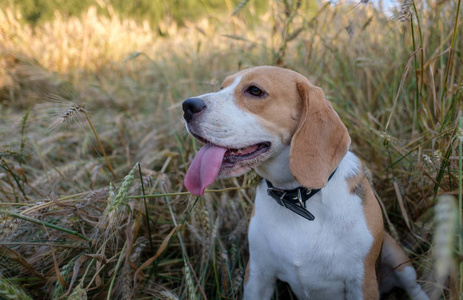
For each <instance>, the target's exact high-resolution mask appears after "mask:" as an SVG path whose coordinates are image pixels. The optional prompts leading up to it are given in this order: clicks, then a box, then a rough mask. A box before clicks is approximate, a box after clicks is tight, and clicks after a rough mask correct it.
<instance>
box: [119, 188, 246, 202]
mask: <svg viewBox="0 0 463 300" xmlns="http://www.w3.org/2000/svg"><path fill="white" fill-rule="evenodd" d="M248 188H250V187H249V186H240V187H230V188H224V189H219V190H205V191H204V193H222V192H228V191H235V190H245V189H248ZM186 195H192V193H190V192H179V193H164V194H153V195H140V196H127V197H125V198H126V199H140V198H145V197H146V198H158V197H171V196H186Z"/></svg>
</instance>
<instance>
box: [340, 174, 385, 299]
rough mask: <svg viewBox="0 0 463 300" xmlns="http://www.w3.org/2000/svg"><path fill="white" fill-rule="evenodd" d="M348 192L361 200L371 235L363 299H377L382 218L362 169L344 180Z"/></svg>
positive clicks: (365, 265) (366, 261) (366, 259)
mask: <svg viewBox="0 0 463 300" xmlns="http://www.w3.org/2000/svg"><path fill="white" fill-rule="evenodd" d="M346 180H347V185H348V188H349V192H350V193H351V194H355V195H357V196H359V197H360V199H362V205H363V212H364V215H365V219H366V223H367V226H368V230H369V231H370V233H371V234H372V235H373V238H374V240H373V244H372V246H371V248H370V252H369V253H368V254H367V256H366V257H365V261H364V268H365V273H364V281H363V298H364V299H378V283H377V278H376V270H377V265H376V263H377V260H378V258H379V255H380V252H381V246H382V244H383V230H384V228H383V218H382V215H381V208H380V207H379V203H378V201H377V200H376V197H375V195H374V193H373V190H372V188H371V185H370V183H369V181H368V177H367V170H366V169H365V167H364V166H363V165H362V168H361V170H360V171H359V172H357V174H355V175H354V176H352V177H349V178H347V179H346Z"/></svg>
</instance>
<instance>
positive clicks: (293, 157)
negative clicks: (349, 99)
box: [289, 81, 350, 189]
mask: <svg viewBox="0 0 463 300" xmlns="http://www.w3.org/2000/svg"><path fill="white" fill-rule="evenodd" d="M297 90H298V92H299V95H300V96H301V99H302V102H303V108H302V114H301V119H300V120H299V125H298V127H297V129H296V133H295V134H294V135H293V138H292V140H291V150H290V154H289V168H290V170H291V173H292V174H293V176H294V178H295V179H296V180H297V181H298V182H299V183H300V184H302V185H303V186H305V187H307V188H313V189H315V188H322V187H324V186H325V185H326V183H327V182H328V178H329V176H330V175H331V173H332V172H333V171H334V170H335V169H336V167H337V166H338V164H339V163H340V162H341V160H342V158H343V157H344V155H346V153H347V151H348V150H349V145H350V137H349V133H348V132H347V128H346V126H344V124H343V123H342V121H341V119H340V118H339V116H338V114H337V113H336V112H335V111H334V109H333V107H332V106H331V103H330V102H328V100H326V99H325V95H324V94H323V91H322V90H321V89H320V88H318V87H315V86H313V85H312V84H310V83H309V82H308V81H307V82H299V83H297Z"/></svg>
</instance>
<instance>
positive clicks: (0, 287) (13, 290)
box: [0, 276, 32, 300]
mask: <svg viewBox="0 0 463 300" xmlns="http://www.w3.org/2000/svg"><path fill="white" fill-rule="evenodd" d="M0 298H5V299H12V300H13V299H17V300H32V298H31V297H30V296H29V295H28V294H27V293H26V291H25V290H23V289H22V288H21V287H19V286H17V285H15V284H13V283H12V282H11V281H10V280H8V279H6V278H4V277H2V276H0Z"/></svg>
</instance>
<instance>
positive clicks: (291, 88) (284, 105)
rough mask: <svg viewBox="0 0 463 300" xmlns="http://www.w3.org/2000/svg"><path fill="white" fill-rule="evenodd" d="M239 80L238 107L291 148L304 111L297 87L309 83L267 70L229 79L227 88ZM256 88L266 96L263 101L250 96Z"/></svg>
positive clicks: (277, 70)
mask: <svg viewBox="0 0 463 300" xmlns="http://www.w3.org/2000/svg"><path fill="white" fill-rule="evenodd" d="M239 76H241V77H242V78H241V81H240V83H239V84H238V86H237V87H236V88H235V99H236V103H237V105H238V106H239V107H241V108H242V109H243V110H246V111H249V112H251V113H253V114H255V115H256V116H257V117H258V118H259V120H260V122H261V124H262V126H263V127H264V128H265V129H267V130H268V131H269V132H272V133H275V135H277V136H278V137H279V138H280V140H281V141H282V142H283V143H284V144H287V145H289V143H290V142H291V138H292V136H293V134H294V132H295V131H296V128H297V125H298V123H299V119H300V115H301V111H302V101H301V98H300V96H299V94H298V91H297V88H296V83H297V82H298V81H301V80H307V79H305V77H303V76H302V75H300V74H298V73H296V72H294V71H291V70H287V69H281V68H277V67H268V66H264V67H257V68H251V69H246V70H243V71H241V72H238V73H236V74H234V75H231V76H229V77H227V78H225V80H224V82H223V87H227V86H229V85H231V84H232V83H233V82H234V80H235V79H236V78H237V77H239ZM252 85H254V86H256V87H258V88H259V89H261V90H262V91H263V92H265V94H266V95H265V96H264V97H260V98H259V97H254V96H252V95H250V94H249V93H247V92H246V90H247V89H248V88H249V87H250V86H252Z"/></svg>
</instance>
